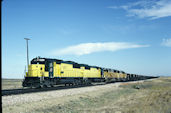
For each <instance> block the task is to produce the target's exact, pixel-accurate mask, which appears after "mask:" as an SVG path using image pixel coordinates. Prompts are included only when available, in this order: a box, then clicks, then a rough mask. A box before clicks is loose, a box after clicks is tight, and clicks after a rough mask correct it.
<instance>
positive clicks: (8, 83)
mask: <svg viewBox="0 0 171 113" xmlns="http://www.w3.org/2000/svg"><path fill="white" fill-rule="evenodd" d="M22 81H23V80H22V79H2V82H1V84H2V89H17V88H21V87H22Z"/></svg>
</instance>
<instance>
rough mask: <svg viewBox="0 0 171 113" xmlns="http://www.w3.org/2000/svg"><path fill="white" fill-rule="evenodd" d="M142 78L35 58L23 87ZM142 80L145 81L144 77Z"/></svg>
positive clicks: (95, 67) (69, 62) (55, 60)
mask: <svg viewBox="0 0 171 113" xmlns="http://www.w3.org/2000/svg"><path fill="white" fill-rule="evenodd" d="M139 79H140V76H138V75H132V74H127V73H125V72H124V71H119V70H114V69H108V68H101V67H98V66H89V65H86V64H78V63H76V62H73V61H63V60H59V59H50V58H40V57H37V58H34V59H33V60H32V61H31V64H30V65H29V67H28V72H26V75H25V79H24V81H23V87H47V86H54V85H58V84H72V85H79V84H91V83H92V82H116V81H128V80H139ZM141 79H145V77H144V76H142V77H141Z"/></svg>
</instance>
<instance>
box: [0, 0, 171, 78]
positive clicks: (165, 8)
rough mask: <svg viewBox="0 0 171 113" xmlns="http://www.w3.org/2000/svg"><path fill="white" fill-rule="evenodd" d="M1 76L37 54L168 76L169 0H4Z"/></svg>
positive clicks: (19, 71) (19, 73)
mask: <svg viewBox="0 0 171 113" xmlns="http://www.w3.org/2000/svg"><path fill="white" fill-rule="evenodd" d="M1 16H2V18H1V19H2V21H1V23H2V26H1V28H2V38H1V39H2V42H1V43H2V45H1V47H2V78H23V77H24V70H25V67H26V65H27V57H26V56H27V54H26V41H25V40H24V38H30V39H31V40H29V60H30V61H31V59H33V58H35V57H37V56H40V57H46V58H56V59H62V60H70V61H75V62H78V63H85V64H89V65H96V66H100V67H105V68H112V69H118V70H123V71H125V72H127V73H134V74H141V75H147V76H171V1H170V0H150V1H149V0H3V1H2V15H1Z"/></svg>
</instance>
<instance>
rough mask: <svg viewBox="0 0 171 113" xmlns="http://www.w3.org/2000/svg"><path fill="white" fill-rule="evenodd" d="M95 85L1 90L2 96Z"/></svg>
mask: <svg viewBox="0 0 171 113" xmlns="http://www.w3.org/2000/svg"><path fill="white" fill-rule="evenodd" d="M94 85H95V84H91V85H79V86H65V85H60V86H59V85H58V86H56V87H47V88H26V89H24V88H21V89H8V90H1V94H2V96H7V95H18V94H25V93H33V92H46V91H53V90H63V89H71V88H79V87H88V86H94ZM96 85H97V84H96ZM98 85H99V84H98ZM101 85H102V84H101Z"/></svg>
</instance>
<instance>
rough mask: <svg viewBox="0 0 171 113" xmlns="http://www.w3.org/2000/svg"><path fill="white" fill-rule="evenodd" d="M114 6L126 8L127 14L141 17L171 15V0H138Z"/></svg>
mask: <svg viewBox="0 0 171 113" xmlns="http://www.w3.org/2000/svg"><path fill="white" fill-rule="evenodd" d="M109 8H112V7H109ZM113 8H114V9H116V8H117V9H120V8H121V9H124V10H126V11H127V12H128V15H127V16H137V17H139V18H146V17H148V18H150V19H158V18H162V17H168V16H171V0H160V1H155V0H152V1H150V0H149V1H138V2H134V3H130V4H127V5H123V6H119V7H116V6H113Z"/></svg>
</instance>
